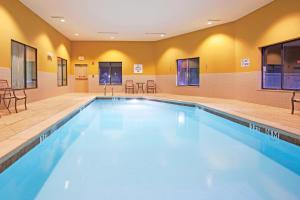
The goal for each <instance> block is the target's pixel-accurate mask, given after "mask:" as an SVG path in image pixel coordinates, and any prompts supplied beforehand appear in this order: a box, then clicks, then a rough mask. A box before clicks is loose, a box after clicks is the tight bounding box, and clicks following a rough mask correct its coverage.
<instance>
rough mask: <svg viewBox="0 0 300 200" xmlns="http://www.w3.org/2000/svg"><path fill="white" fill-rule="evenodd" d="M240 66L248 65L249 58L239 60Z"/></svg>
mask: <svg viewBox="0 0 300 200" xmlns="http://www.w3.org/2000/svg"><path fill="white" fill-rule="evenodd" d="M241 67H250V58H243V59H242V60H241Z"/></svg>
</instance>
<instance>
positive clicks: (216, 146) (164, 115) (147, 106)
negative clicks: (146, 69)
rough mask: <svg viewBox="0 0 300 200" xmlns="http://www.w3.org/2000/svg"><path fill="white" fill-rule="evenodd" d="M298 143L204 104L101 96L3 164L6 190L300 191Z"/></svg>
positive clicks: (135, 194)
mask: <svg viewBox="0 0 300 200" xmlns="http://www.w3.org/2000/svg"><path fill="white" fill-rule="evenodd" d="M299 186H300V147H299V146H296V145H293V144H290V143H287V142H285V141H283V140H279V139H277V138H274V137H270V136H269V135H266V134H262V133H260V132H259V131H257V130H253V129H250V128H248V127H246V126H242V125H240V124H238V123H235V122H232V121H230V120H227V119H224V118H222V117H219V116H216V115H214V114H211V113H208V112H206V111H204V110H201V109H199V108H198V107H193V106H180V105H175V104H168V103H161V102H154V101H147V100H136V99H134V100H95V101H94V102H93V103H91V104H90V105H89V106H87V107H86V108H85V109H83V110H82V111H81V112H79V113H78V114H77V115H75V116H74V117H73V118H72V119H70V120H69V121H67V122H66V123H65V124H64V125H63V126H61V127H60V128H59V129H57V130H56V131H55V132H54V133H53V134H52V135H51V136H49V137H48V138H47V139H45V140H44V141H43V142H42V143H40V144H39V145H37V146H36V147H35V148H33V149H32V150H31V151H30V152H28V153H27V154H26V155H24V156H23V157H21V158H20V159H19V160H18V161H17V162H16V163H14V164H13V165H12V166H10V167H9V168H8V169H6V170H5V171H4V172H3V173H1V174H0V199H5V200H6V199H101V200H108V199H109V200H120V199H130V200H135V199H139V200H141V199H143V200H148V199H149V200H150V199H151V200H154V199H158V200H177V199H187V200H193V199H251V200H252V199H284V200H287V199H289V200H290V199H291V200H292V199H300V190H299Z"/></svg>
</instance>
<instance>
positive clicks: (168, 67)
mask: <svg viewBox="0 0 300 200" xmlns="http://www.w3.org/2000/svg"><path fill="white" fill-rule="evenodd" d="M234 39H235V35H234V24H232V23H229V24H226V25H222V26H217V27H213V28H209V29H205V30H200V31H196V32H193V33H189V34H185V35H181V36H177V37H174V38H170V39H166V40H162V41H158V42H156V43H155V60H156V72H157V75H166V74H176V70H177V69H176V60H177V59H180V58H190V57H200V66H201V69H200V70H201V72H200V73H216V72H218V73H226V72H233V71H234V70H235V63H234V55H235V54H234V52H235V50H234V48H235V43H234V42H235V40H234Z"/></svg>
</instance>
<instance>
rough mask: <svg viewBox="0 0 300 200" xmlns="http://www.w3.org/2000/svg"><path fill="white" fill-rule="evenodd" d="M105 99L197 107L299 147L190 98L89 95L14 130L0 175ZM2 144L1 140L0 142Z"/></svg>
mask: <svg viewBox="0 0 300 200" xmlns="http://www.w3.org/2000/svg"><path fill="white" fill-rule="evenodd" d="M97 99H99V100H101V99H107V100H110V99H112V100H123V99H124V100H131V99H138V100H149V101H157V102H163V103H171V104H177V105H182V106H190V107H197V108H199V109H201V110H204V111H206V112H208V113H211V114H214V115H217V116H219V117H222V118H225V119H227V120H230V121H232V122H235V123H238V124H240V125H243V126H246V127H248V128H250V129H252V130H257V131H259V132H260V133H263V134H266V135H268V136H270V137H272V138H274V139H278V140H284V141H286V142H288V143H291V144H294V145H297V146H300V135H297V134H295V133H291V132H288V131H285V130H282V129H279V128H276V127H273V126H270V125H267V124H264V123H261V122H256V121H254V120H252V119H249V118H250V116H249V118H247V117H245V116H243V117H241V116H238V115H236V114H232V113H229V112H225V111H222V110H220V109H216V108H212V107H210V106H206V105H203V104H202V103H199V102H193V101H183V100H178V99H172V98H166V97H155V96H115V97H111V96H99V95H95V96H93V97H90V98H89V99H88V100H87V101H85V102H83V103H79V104H76V105H75V106H72V107H70V108H68V109H66V110H64V111H62V112H60V113H58V114H56V115H54V116H53V119H49V120H45V121H42V122H41V123H39V124H37V125H35V126H34V127H31V128H29V129H27V130H25V131H22V132H20V133H18V134H17V135H15V136H13V137H11V138H10V143H7V146H8V148H7V149H5V150H4V151H3V150H2V151H0V174H1V173H2V172H3V171H5V170H6V169H7V168H9V167H10V166H11V165H13V164H14V163H15V162H16V161H17V160H18V159H20V158H21V157H22V156H24V155H25V154H26V153H27V152H29V151H30V150H31V149H33V148H34V147H35V146H37V145H38V144H40V143H42V142H43V141H44V140H45V139H47V138H48V137H49V136H50V135H51V134H52V133H53V132H54V131H56V130H57V129H58V128H60V127H61V126H62V125H64V124H65V123H66V122H67V121H69V120H70V119H71V118H72V117H74V116H75V115H76V114H78V113H79V112H81V111H82V110H83V109H85V108H86V107H87V106H88V105H90V104H91V103H92V102H94V101H95V100H97ZM3 143H5V141H4V142H2V143H1V144H3Z"/></svg>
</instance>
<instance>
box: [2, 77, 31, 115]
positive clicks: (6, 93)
mask: <svg viewBox="0 0 300 200" xmlns="http://www.w3.org/2000/svg"><path fill="white" fill-rule="evenodd" d="M0 92H1V93H0V103H1V102H2V101H3V104H4V106H5V107H6V109H7V110H8V112H10V110H9V107H10V104H11V100H14V101H15V111H16V113H18V109H17V103H18V101H21V100H24V105H25V110H27V95H26V92H25V90H24V89H11V88H10V87H9V85H8V82H7V80H0ZM6 101H8V104H6Z"/></svg>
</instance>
